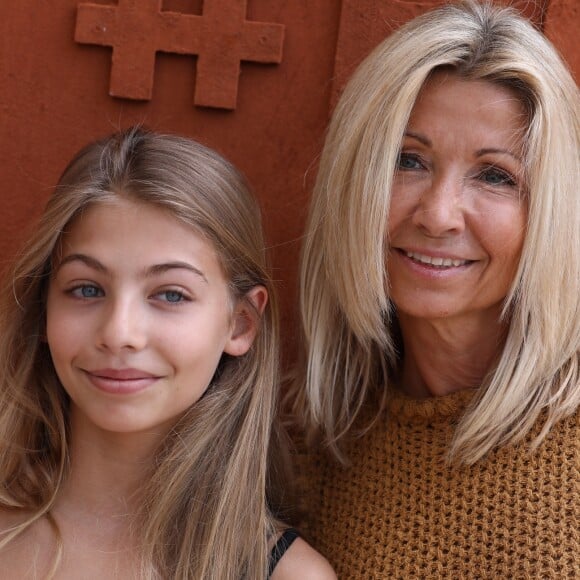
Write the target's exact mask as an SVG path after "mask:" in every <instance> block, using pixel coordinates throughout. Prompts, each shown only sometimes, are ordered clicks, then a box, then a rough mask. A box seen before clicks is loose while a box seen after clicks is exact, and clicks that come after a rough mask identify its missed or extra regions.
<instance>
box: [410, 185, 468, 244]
mask: <svg viewBox="0 0 580 580" xmlns="http://www.w3.org/2000/svg"><path fill="white" fill-rule="evenodd" d="M462 194H463V180H462V179H461V177H459V176H456V175H455V176H454V175H447V176H441V177H438V178H436V179H434V180H433V181H432V182H431V183H430V185H429V186H428V187H427V188H426V189H425V190H424V191H423V192H422V194H421V197H420V198H419V201H418V203H417V206H416V207H415V210H414V212H413V217H412V220H413V223H414V224H415V225H416V226H417V227H418V228H420V229H421V230H422V231H423V233H424V234H425V235H428V236H432V237H446V236H449V235H454V234H457V233H460V232H461V231H463V229H464V228H465V216H464V209H465V208H464V206H463V203H464V200H463V195H462Z"/></svg>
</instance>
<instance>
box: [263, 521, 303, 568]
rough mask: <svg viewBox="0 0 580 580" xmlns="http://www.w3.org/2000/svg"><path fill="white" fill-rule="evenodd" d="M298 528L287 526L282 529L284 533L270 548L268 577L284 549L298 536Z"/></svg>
mask: <svg viewBox="0 0 580 580" xmlns="http://www.w3.org/2000/svg"><path fill="white" fill-rule="evenodd" d="M299 535H300V534H299V533H298V530H295V529H294V528H288V529H287V530H285V531H284V533H283V534H282V535H281V536H280V538H279V540H278V541H277V542H276V545H275V546H274V547H273V548H272V551H271V552H270V562H269V564H268V578H270V576H272V572H274V568H275V567H276V565H277V564H278V562H279V561H280V559H281V558H282V556H283V555H284V554H285V553H286V550H287V549H288V548H289V547H290V546H291V545H292V542H294V540H295V539H296V538H298V537H299Z"/></svg>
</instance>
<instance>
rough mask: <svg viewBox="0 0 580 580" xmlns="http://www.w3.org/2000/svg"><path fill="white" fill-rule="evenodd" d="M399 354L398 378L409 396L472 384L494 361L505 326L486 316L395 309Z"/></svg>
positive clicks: (430, 394)
mask: <svg viewBox="0 0 580 580" xmlns="http://www.w3.org/2000/svg"><path fill="white" fill-rule="evenodd" d="M399 324H400V328H401V334H402V337H403V344H404V359H403V362H402V365H401V370H400V373H399V382H400V384H401V386H402V388H403V390H404V391H405V392H407V393H408V394H410V395H412V396H415V397H436V396H441V395H447V394H449V393H453V392H455V391H460V390H464V389H472V388H477V387H479V385H480V384H481V383H482V381H483V379H484V378H485V376H486V375H487V373H488V372H489V370H490V369H491V367H492V366H493V365H494V363H495V361H496V360H497V357H498V356H499V354H500V352H501V349H502V347H503V344H504V342H505V337H506V326H505V325H504V324H502V323H501V322H499V321H497V319H493V318H492V319H491V320H490V317H489V316H480V317H476V316H473V317H470V318H467V317H462V318H461V319H440V320H424V319H415V318H411V317H407V316H406V315H404V314H400V315H399Z"/></svg>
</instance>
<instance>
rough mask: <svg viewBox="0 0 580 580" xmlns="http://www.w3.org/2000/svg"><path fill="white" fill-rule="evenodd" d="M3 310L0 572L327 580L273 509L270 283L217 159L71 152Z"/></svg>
mask: <svg viewBox="0 0 580 580" xmlns="http://www.w3.org/2000/svg"><path fill="white" fill-rule="evenodd" d="M0 312H1V318H0V361H1V362H0V365H1V367H0V368H1V373H0V480H1V487H0V490H1V491H0V529H1V532H2V534H1V537H0V569H1V570H2V572H1V575H2V577H3V578H31V579H32V578H63V579H66V578H83V579H92V578H94V579H99V580H100V579H102V578H119V579H121V578H122V579H123V580H125V579H129V578H139V579H147V578H149V579H161V578H163V579H169V578H171V579H194V578H195V579H212V580H214V579H220V580H221V579H224V580H225V579H228V580H239V579H240V578H248V579H252V580H254V579H256V578H266V577H271V578H272V579H273V580H276V579H278V580H281V579H282V580H283V579H284V578H296V577H303V576H304V577H306V578H310V577H312V575H313V574H314V575H315V576H314V577H317V578H318V577H320V578H334V574H333V573H332V571H331V570H330V568H329V566H328V564H327V563H326V562H325V561H324V560H323V559H322V558H321V557H320V556H319V555H318V554H317V553H316V552H314V550H312V548H310V547H309V546H308V545H307V544H306V543H305V542H304V541H303V540H301V539H297V540H296V541H294V542H292V540H293V539H295V534H293V533H292V532H288V531H287V530H286V531H285V530H284V527H283V526H282V524H280V523H279V522H277V521H276V520H275V518H274V515H273V512H272V509H271V508H273V507H276V502H275V495H276V494H275V489H274V488H273V485H272V482H273V480H274V477H273V476H274V475H275V473H274V467H275V466H273V465H270V466H269V468H270V469H271V470H272V472H271V473H270V474H269V473H268V461H267V457H268V453H269V448H270V455H271V456H272V457H274V456H275V455H276V452H277V448H276V446H275V444H272V445H271V446H270V438H271V432H272V416H273V410H274V407H275V388H276V385H277V364H278V361H277V350H278V339H277V317H276V309H275V304H274V294H273V289H272V284H271V281H270V278H269V276H268V273H267V269H266V265H265V257H264V242H263V240H262V236H261V228H260V216H259V211H258V208H257V205H256V203H255V201H254V199H253V198H252V196H251V195H250V193H249V191H248V189H247V186H246V185H245V183H244V180H243V179H242V178H241V176H240V175H239V173H238V172H237V171H236V170H235V169H234V168H233V167H232V166H231V165H230V164H229V163H228V162H226V161H225V160H224V159H223V158H221V157H220V156H218V155H217V154H216V153H214V152H212V151H210V150H208V149H206V148H205V147H203V146H201V145H199V144H198V143H195V142H193V141H191V140H188V139H185V138H180V137H176V136H167V135H157V134H153V133H148V132H145V131H143V130H140V129H131V130H128V131H125V132H123V133H120V134H117V135H113V136H111V137H109V138H106V139H104V140H102V141H99V142H97V143H93V144H91V145H89V146H87V147H86V148H85V149H83V150H82V151H81V152H80V153H79V154H78V155H77V156H76V157H75V159H73V161H72V162H71V163H70V165H69V166H68V168H67V169H66V170H65V172H64V174H63V176H62V178H61V180H60V182H59V184H58V186H57V187H56V190H55V191H54V193H53V195H52V197H51V198H50V200H49V202H48V205H47V207H46V210H45V212H44V214H43V216H42V219H41V222H40V225H39V226H38V228H37V229H36V230H35V232H34V233H33V235H32V237H31V239H30V240H29V242H28V244H27V246H26V248H25V250H24V251H23V253H22V254H21V256H20V257H19V258H18V261H17V263H16V264H15V266H14V269H13V272H12V275H11V276H10V277H9V278H8V280H7V283H6V285H5V287H4V290H3V293H2V306H1V311H0Z"/></svg>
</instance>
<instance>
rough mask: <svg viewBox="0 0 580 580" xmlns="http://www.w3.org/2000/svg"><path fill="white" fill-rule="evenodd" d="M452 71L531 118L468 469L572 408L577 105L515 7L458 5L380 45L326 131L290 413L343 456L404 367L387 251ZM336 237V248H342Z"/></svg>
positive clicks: (575, 395)
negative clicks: (412, 138)
mask: <svg viewBox="0 0 580 580" xmlns="http://www.w3.org/2000/svg"><path fill="white" fill-rule="evenodd" d="M440 68H445V69H449V70H452V71H453V72H454V73H455V74H457V75H459V76H460V77H462V78H465V79H475V80H484V81H487V82H491V83H495V84H498V85H500V86H502V87H507V88H509V89H510V90H512V91H513V92H514V93H515V94H516V95H517V96H518V97H519V98H520V99H521V101H522V103H523V105H524V107H525V109H526V111H527V114H528V119H529V122H528V127H527V132H526V135H525V138H524V139H525V143H526V152H525V160H524V163H525V169H526V174H527V183H528V217H527V228H526V237H525V242H524V247H523V251H522V256H521V260H520V263H519V269H518V271H517V274H516V276H515V279H514V281H513V284H512V287H511V289H510V291H509V294H508V296H507V297H506V299H505V304H504V309H503V317H504V319H505V320H507V321H508V322H509V333H508V336H507V340H506V343H505V346H504V348H503V352H502V354H501V357H500V359H499V361H498V363H497V366H495V367H494V368H493V369H491V371H490V373H489V374H488V376H487V377H486V379H485V380H484V382H483V384H482V385H481V388H480V389H479V390H478V394H477V395H476V397H475V399H474V401H473V403H472V405H471V407H470V408H469V409H468V410H467V411H466V413H465V414H464V416H463V418H462V420H461V422H460V424H459V426H458V427H457V429H456V432H455V438H454V441H453V442H452V445H451V449H450V456H451V457H456V458H458V459H460V460H461V461H465V462H468V463H471V462H474V461H476V460H478V459H479V458H480V457H482V456H483V455H484V454H485V453H486V452H488V451H489V450H490V449H492V448H495V447H498V446H501V445H504V444H506V443H508V442H511V441H516V440H518V439H520V438H522V437H523V436H524V435H525V434H526V433H527V432H528V431H529V430H530V428H531V427H532V425H533V424H534V423H535V422H536V421H537V419H538V418H539V416H540V414H541V413H544V418H545V423H544V428H543V430H542V431H541V433H540V435H539V436H538V437H537V439H536V440H535V445H537V444H539V443H540V442H541V440H542V438H543V437H545V435H546V434H547V432H548V431H549V429H550V428H551V427H552V426H553V425H554V424H555V423H556V422H557V421H558V420H560V419H561V418H562V417H564V416H566V415H569V414H571V413H572V412H574V410H575V409H576V408H577V407H578V403H579V402H580V385H579V383H580V365H579V352H578V351H579V345H580V238H579V236H580V195H578V184H579V183H580V164H579V157H578V155H579V151H580V106H579V93H578V87H577V86H576V83H575V82H574V80H573V79H572V77H571V75H570V73H569V72H568V70H567V68H566V66H565V65H564V64H563V62H562V60H561V59H560V57H559V56H558V54H557V52H556V50H555V49H554V48H553V47H552V45H551V44H550V43H549V42H548V41H547V40H546V39H545V38H544V37H543V36H542V34H541V33H540V32H539V31H537V30H536V29H535V28H534V27H533V26H532V25H531V24H530V23H529V22H528V21H527V20H525V19H524V18H522V17H520V16H519V15H518V14H517V13H516V12H515V11H514V10H512V9H509V8H500V7H498V6H493V5H491V4H490V3H479V2H475V1H466V2H462V3H459V4H455V5H447V6H444V7H442V8H439V9H436V10H433V11H431V12H428V13H426V14H424V15H422V16H420V17H418V18H416V19H414V20H412V21H411V22H409V23H407V24H406V25H404V26H403V27H401V28H400V29H399V30H398V31H396V32H394V33H393V34H392V35H391V36H389V37H388V38H387V39H386V40H385V41H383V42H382V43H381V44H380V45H379V46H378V47H377V48H376V49H375V50H374V51H373V52H372V53H371V54H370V56H368V57H367V59H366V60H365V61H364V62H363V64H362V65H361V66H360V67H359V68H358V70H357V71H356V72H355V74H354V75H353V77H352V79H351V80H350V82H349V83H348V85H347V87H346V89H345V91H344V93H343V95H342V97H341V99H340V101H339V103H338V105H337V108H336V111H335V112H334V115H333V118H332V120H331V123H330V126H329V130H328V134H327V138H326V142H325V146H324V150H323V153H322V157H321V161H320V168H319V173H318V178H317V182H316V185H315V191H314V196H313V201H312V206H311V211H310V216H309V222H308V227H307V233H306V236H305V243H304V246H303V255H302V270H301V312H302V322H303V328H304V344H305V345H306V354H305V357H304V359H305V360H304V364H303V365H302V373H303V374H302V377H301V380H300V381H299V382H298V387H297V389H296V392H295V393H293V398H294V413H295V415H297V416H298V417H300V418H301V419H302V420H303V421H304V423H305V427H306V429H307V431H308V432H309V433H310V435H311V436H314V435H316V434H317V435H318V436H319V437H320V436H322V438H323V439H324V441H325V443H326V445H328V446H329V447H330V448H331V449H332V451H333V452H334V453H335V454H336V456H337V457H339V458H341V453H340V445H339V442H340V440H341V438H342V437H343V436H344V435H346V434H347V433H350V432H351V429H352V426H353V424H354V422H355V421H356V420H357V417H358V416H359V414H360V410H361V407H362V406H363V405H364V404H365V403H366V402H368V401H369V399H371V398H374V399H376V401H377V402H376V406H377V409H378V410H377V414H376V416H378V413H379V412H380V408H381V407H382V406H383V405H384V401H385V397H386V393H387V390H388V384H389V377H390V376H391V374H392V372H393V371H394V370H395V369H396V368H397V366H398V364H399V360H398V356H397V347H398V346H400V345H399V344H398V339H397V331H396V328H397V325H396V315H395V312H394V309H393V307H392V304H391V302H390V299H389V280H388V275H387V270H386V252H385V240H386V239H387V224H388V216H389V205H390V192H391V186H392V180H393V175H394V172H395V167H396V162H397V158H398V155H399V151H400V147H401V142H402V138H403V134H404V131H405V128H406V125H407V123H408V120H409V116H410V114H411V111H412V108H413V106H414V103H415V101H416V99H417V96H418V94H419V92H420V90H421V88H422V86H423V85H424V83H425V81H426V80H427V79H428V78H429V76H430V75H431V74H432V73H433V72H434V71H436V70H438V69H440ZM338 232H340V235H337V234H338Z"/></svg>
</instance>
